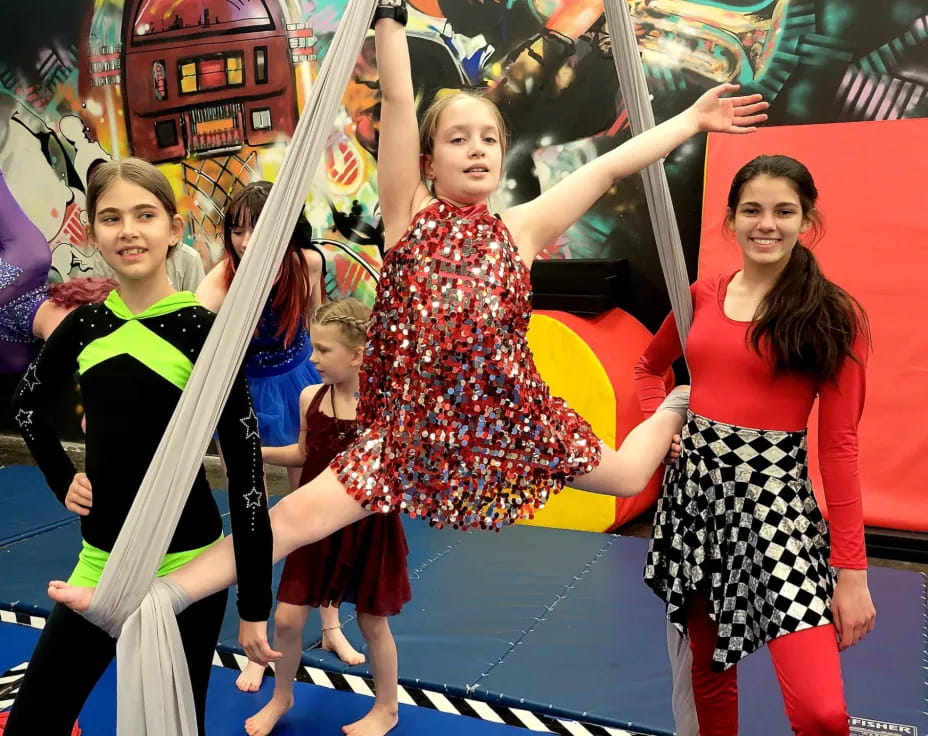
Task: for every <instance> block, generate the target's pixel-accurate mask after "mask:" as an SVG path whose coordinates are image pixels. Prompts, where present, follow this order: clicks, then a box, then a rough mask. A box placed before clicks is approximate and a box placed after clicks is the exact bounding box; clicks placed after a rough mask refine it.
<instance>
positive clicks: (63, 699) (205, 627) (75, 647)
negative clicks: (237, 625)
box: [4, 590, 229, 736]
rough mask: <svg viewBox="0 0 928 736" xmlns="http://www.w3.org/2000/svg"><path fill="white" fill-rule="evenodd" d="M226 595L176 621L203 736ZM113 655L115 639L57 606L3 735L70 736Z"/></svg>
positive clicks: (214, 597) (198, 605)
mask: <svg viewBox="0 0 928 736" xmlns="http://www.w3.org/2000/svg"><path fill="white" fill-rule="evenodd" d="M228 594H229V591H228V590H223V591H220V592H219V593H215V594H214V595H211V596H209V597H208V598H204V599H203V600H201V601H198V602H197V603H194V604H193V605H192V606H190V608H188V609H187V610H186V611H184V612H183V613H181V614H180V615H179V616H178V617H177V625H178V628H179V629H180V637H181V640H182V641H183V643H184V651H185V652H186V654H187V667H188V668H189V670H190V681H191V684H192V685H193V698H194V701H195V703H196V710H197V728H198V730H199V732H200V735H201V736H203V735H204V734H205V733H206V730H205V729H204V714H205V712H206V688H207V685H208V684H209V674H210V668H211V667H212V663H213V652H214V651H215V649H216V644H217V642H218V641H219V630H220V628H222V617H223V614H224V612H225V609H226V599H227V598H228ZM115 656H116V640H115V639H112V638H110V636H109V635H108V634H106V633H105V632H104V631H103V630H102V629H98V628H97V627H96V626H94V625H93V624H92V623H90V622H88V621H87V620H86V619H85V618H84V617H83V616H80V615H79V614H77V613H74V611H72V610H71V609H70V608H67V607H65V606H62V605H56V606H55V607H54V608H53V609H52V612H51V615H50V616H49V617H48V621H47V622H46V624H45V629H44V630H43V631H42V636H41V637H39V641H38V642H37V643H36V645H35V650H34V651H33V652H32V659H31V660H30V662H29V668H28V669H27V670H26V676H25V677H24V678H23V682H22V686H21V687H20V689H19V693H18V694H17V695H16V700H15V702H14V703H13V709H12V710H11V711H10V717H9V721H8V722H7V724H6V730H5V731H4V736H37V735H38V734H41V735H42V736H70V734H71V729H72V727H73V726H74V721H75V720H77V717H78V715H80V712H81V708H83V706H84V702H85V701H86V700H87V698H88V696H89V695H90V691H91V690H93V687H94V685H96V684H97V680H99V679H100V677H101V676H102V675H103V672H104V671H105V670H106V668H107V667H108V666H109V664H110V662H112V661H113V658H114V657H115ZM113 706H114V708H115V701H114V704H113Z"/></svg>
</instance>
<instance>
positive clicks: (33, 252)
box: [0, 175, 52, 331]
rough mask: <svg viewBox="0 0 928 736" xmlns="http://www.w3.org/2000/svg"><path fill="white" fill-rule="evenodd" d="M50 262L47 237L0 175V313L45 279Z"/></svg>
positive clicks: (45, 281)
mask: <svg viewBox="0 0 928 736" xmlns="http://www.w3.org/2000/svg"><path fill="white" fill-rule="evenodd" d="M51 263H52V252H51V249H50V248H49V247H48V241H46V240H45V236H44V235H42V231H41V230H39V228H37V227H36V226H35V225H34V224H33V223H32V221H31V220H30V219H29V218H28V217H27V216H26V213H25V212H23V210H22V208H21V207H20V206H19V204H18V203H17V201H16V199H15V198H14V197H13V193H12V192H11V191H10V188H9V187H8V186H7V183H6V179H4V178H3V176H2V175H0V313H3V311H4V310H5V308H6V307H7V305H8V304H10V303H11V302H12V301H14V300H15V299H18V298H19V297H21V296H22V295H23V294H26V293H27V292H29V291H33V290H35V289H37V288H39V287H41V286H42V285H43V284H45V283H47V282H48V269H49V268H50V267H51ZM30 331H31V330H30Z"/></svg>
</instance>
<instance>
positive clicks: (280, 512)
mask: <svg viewBox="0 0 928 736" xmlns="http://www.w3.org/2000/svg"><path fill="white" fill-rule="evenodd" d="M370 513H371V512H370V511H367V510H366V509H364V508H362V507H361V504H359V503H358V502H357V501H355V500H354V497H353V496H350V495H348V493H347V492H346V491H345V487H344V486H343V485H342V484H341V482H340V481H339V480H338V478H336V477H335V473H333V472H332V471H331V470H330V469H329V468H326V469H325V470H323V471H322V472H321V473H320V474H319V475H317V476H316V477H315V478H313V479H312V480H311V481H310V482H309V483H307V484H306V485H305V486H301V487H300V488H298V489H296V490H295V491H294V492H293V493H291V494H290V495H289V496H286V497H285V498H282V499H281V500H280V502H279V503H278V504H277V505H276V506H274V508H272V509H271V512H270V515H271V529H272V531H273V533H274V561H275V562H276V561H278V560H280V559H282V558H284V557H286V556H287V555H288V554H290V553H291V552H292V551H293V550H295V549H296V548H297V547H302V546H304V545H307V544H312V543H313V542H318V541H319V540H320V539H324V538H325V537H327V536H329V535H330V534H331V533H332V532H336V531H338V530H339V529H342V528H343V527H346V526H348V525H349V524H353V523H354V522H356V521H360V520H361V519H363V518H364V517H366V516H369V515H370ZM166 577H167V579H169V580H171V581H172V582H174V583H175V584H177V585H178V586H180V588H181V590H182V591H183V592H184V594H185V595H186V596H187V598H188V600H189V602H190V603H194V602H196V601H198V600H200V599H202V598H205V597H206V596H208V595H212V594H213V593H215V592H217V591H219V590H222V589H223V588H228V587H229V586H230V585H232V584H233V583H235V555H234V553H233V549H232V537H231V536H229V537H226V538H225V539H222V540H221V541H220V542H218V543H217V544H214V545H213V546H212V547H210V548H209V549H207V550H206V551H204V552H203V553H202V554H200V555H198V556H197V557H196V558H195V559H193V560H191V561H190V562H188V563H187V564H186V565H184V566H183V567H181V568H179V569H178V570H175V571H174V572H172V573H171V574H170V575H168V576H166ZM93 591H94V589H93V588H79V587H75V586H71V585H68V584H67V583H63V582H60V581H52V582H51V583H49V586H48V596H49V598H51V599H52V600H54V601H57V602H58V603H63V604H64V605H66V606H68V607H70V608H72V609H74V610H75V611H86V610H87V608H88V607H89V606H90V602H91V600H92V599H93Z"/></svg>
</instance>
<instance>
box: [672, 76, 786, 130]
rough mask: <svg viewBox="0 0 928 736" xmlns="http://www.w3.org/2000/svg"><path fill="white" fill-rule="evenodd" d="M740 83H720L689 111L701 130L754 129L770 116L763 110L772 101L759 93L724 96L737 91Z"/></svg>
mask: <svg viewBox="0 0 928 736" xmlns="http://www.w3.org/2000/svg"><path fill="white" fill-rule="evenodd" d="M738 89H739V85H737V84H720V85H718V86H717V87H713V88H712V89H710V90H709V91H708V92H706V93H705V94H703V95H702V96H701V97H700V98H699V99H698V100H696V102H694V103H693V104H692V106H691V107H690V108H689V110H688V112H689V113H690V114H691V115H692V116H693V117H694V118H695V120H696V124H697V126H698V127H699V130H712V131H717V132H720V133H753V132H754V131H755V130H756V128H755V127H754V126H755V125H757V124H758V123H762V122H764V121H765V120H766V119H767V115H766V114H765V113H764V110H766V109H767V108H768V107H770V103H768V102H764V100H763V98H762V96H761V95H759V94H755V95H742V96H740V97H722V95H725V94H731V93H732V92H737V91H738Z"/></svg>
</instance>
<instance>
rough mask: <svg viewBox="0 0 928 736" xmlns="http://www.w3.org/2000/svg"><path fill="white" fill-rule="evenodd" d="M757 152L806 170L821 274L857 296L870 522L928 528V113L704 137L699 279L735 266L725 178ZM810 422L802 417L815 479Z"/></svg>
mask: <svg viewBox="0 0 928 736" xmlns="http://www.w3.org/2000/svg"><path fill="white" fill-rule="evenodd" d="M759 154H786V155H789V156H793V157H795V158H797V159H799V160H800V161H802V162H803V163H804V164H806V166H808V167H809V169H810V171H811V172H812V175H813V176H814V177H815V181H816V185H817V186H818V190H819V207H820V209H821V211H822V214H823V216H824V221H825V236H824V237H823V238H822V240H821V241H820V242H819V244H818V245H817V246H816V248H815V254H816V256H817V257H818V259H819V261H820V263H821V264H822V268H823V269H824V271H825V273H826V275H827V276H828V277H829V278H830V279H832V280H834V281H835V282H837V283H838V284H840V285H841V286H843V287H844V288H846V289H847V290H848V291H850V292H851V293H852V294H854V296H856V297H857V298H858V299H859V300H860V301H861V303H862V304H863V305H864V308H865V309H866V310H867V312H868V314H869V316H870V320H871V323H872V328H873V348H874V349H873V353H872V354H871V356H870V366H869V371H868V387H867V403H866V408H865V410H864V418H863V421H862V423H861V428H860V470H861V480H862V486H863V500H864V518H865V522H866V523H867V524H868V525H874V526H885V527H891V528H894V529H906V530H913V531H928V326H926V318H925V312H926V309H925V306H924V297H925V295H926V294H928V120H926V119H921V120H898V121H887V122H867V123H841V124H831V125H804V126H796V127H779V128H777V127H773V128H765V129H762V130H760V131H758V132H757V133H755V134H753V135H746V136H732V135H730V136H726V135H712V136H710V138H709V148H708V155H707V166H706V188H705V197H704V204H703V217H702V223H703V224H702V238H701V246H700V254H699V274H700V276H706V275H711V274H713V273H717V272H719V271H727V270H733V269H734V268H736V267H737V265H738V264H739V263H740V251H739V249H738V246H737V245H736V244H735V243H734V241H733V240H729V239H726V238H725V237H723V236H722V234H721V229H722V224H723V219H724V213H725V202H726V198H727V196H728V187H729V185H730V183H731V180H732V177H733V175H734V173H735V172H736V171H737V170H738V168H740V167H741V166H742V165H743V164H744V163H746V162H747V161H749V160H750V159H751V158H753V157H754V156H756V155H759ZM816 431H817V430H816V424H815V416H814V413H813V421H812V424H810V432H809V435H810V446H811V451H812V452H811V455H812V465H813V468H812V473H813V483H814V484H815V486H816V494H817V495H818V497H819V501H820V502H821V501H822V500H823V494H822V488H821V479H820V476H819V473H818V469H817V451H816V450H817V448H816Z"/></svg>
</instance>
